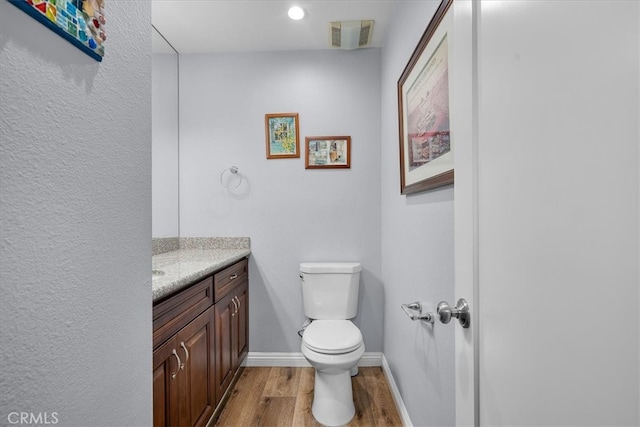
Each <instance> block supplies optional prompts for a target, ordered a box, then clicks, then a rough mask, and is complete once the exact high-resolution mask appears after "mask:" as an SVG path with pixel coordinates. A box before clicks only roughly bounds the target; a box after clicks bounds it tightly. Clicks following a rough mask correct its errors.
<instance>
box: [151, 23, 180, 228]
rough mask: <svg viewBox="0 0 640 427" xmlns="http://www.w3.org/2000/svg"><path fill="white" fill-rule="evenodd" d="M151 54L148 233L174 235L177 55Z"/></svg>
mask: <svg viewBox="0 0 640 427" xmlns="http://www.w3.org/2000/svg"><path fill="white" fill-rule="evenodd" d="M154 31H155V30H154ZM158 39H160V40H161V41H162V42H165V41H164V39H162V38H161V37H159V36H158ZM165 43H166V42H165ZM152 56H153V72H152V73H151V74H152V78H151V81H152V83H153V85H152V96H151V99H152V115H151V116H152V134H153V149H152V150H151V151H152V156H153V158H152V164H153V168H152V190H153V194H152V198H151V199H152V202H153V204H152V207H153V214H152V219H153V225H152V236H153V237H178V236H179V234H180V232H179V230H178V211H179V207H178V182H179V180H178V173H179V172H178V147H179V144H178V142H179V141H178V137H179V135H178V55H177V54H176V53H174V54H167V53H154V54H153V55H152Z"/></svg>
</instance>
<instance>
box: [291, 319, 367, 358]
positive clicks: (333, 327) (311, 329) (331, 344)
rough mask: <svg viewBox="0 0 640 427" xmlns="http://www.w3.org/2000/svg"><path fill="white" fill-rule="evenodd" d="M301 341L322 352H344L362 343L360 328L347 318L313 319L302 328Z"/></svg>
mask: <svg viewBox="0 0 640 427" xmlns="http://www.w3.org/2000/svg"><path fill="white" fill-rule="evenodd" d="M302 343H303V344H304V345H305V347H307V348H308V349H310V350H312V351H315V352H317V353H323V354H344V353H350V352H352V351H354V350H357V349H358V348H359V347H361V346H362V345H363V339H362V333H361V332H360V329H358V327H357V326H356V325H354V324H353V323H351V321H349V320H315V321H313V322H311V324H310V325H309V326H307V328H306V329H305V330H304V334H303V335H302Z"/></svg>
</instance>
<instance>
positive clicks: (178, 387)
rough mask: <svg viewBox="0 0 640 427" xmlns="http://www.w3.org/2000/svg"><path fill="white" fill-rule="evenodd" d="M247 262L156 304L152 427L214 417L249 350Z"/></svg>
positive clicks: (189, 423)
mask: <svg viewBox="0 0 640 427" xmlns="http://www.w3.org/2000/svg"><path fill="white" fill-rule="evenodd" d="M247 266H248V262H247V260H246V259H243V260H241V261H239V262H237V263H236V264H233V265H232V266H230V267H228V268H226V269H224V270H222V271H221V272H219V273H216V274H215V275H214V276H209V277H207V278H205V279H204V280H202V281H200V282H198V283H196V284H194V285H191V286H189V287H187V288H185V289H184V290H183V291H180V292H179V293H177V294H175V295H174V296H171V297H169V298H168V299H166V300H164V301H162V302H159V303H157V304H154V307H153V347H154V352H153V424H154V426H206V425H207V423H208V422H209V421H210V419H211V417H212V416H213V414H214V412H215V409H216V406H217V405H218V403H219V402H220V399H221V398H222V396H223V395H224V393H225V392H226V390H227V387H228V386H229V385H230V383H231V380H232V379H233V377H234V375H235V373H236V371H237V369H238V367H239V366H240V363H241V362H242V360H243V359H244V357H245V356H246V353H247V344H248V343H247V338H248V335H247V332H248V322H247V320H248V290H249V287H248V283H249V282H248V267H247ZM221 273H224V274H223V275H220V274H221ZM214 295H215V296H214ZM217 300H219V301H218V302H216V303H215V305H214V301H217ZM223 307H227V309H225V310H223V309H222V308H223ZM221 367H223V369H224V371H225V373H224V377H223V373H222V370H221Z"/></svg>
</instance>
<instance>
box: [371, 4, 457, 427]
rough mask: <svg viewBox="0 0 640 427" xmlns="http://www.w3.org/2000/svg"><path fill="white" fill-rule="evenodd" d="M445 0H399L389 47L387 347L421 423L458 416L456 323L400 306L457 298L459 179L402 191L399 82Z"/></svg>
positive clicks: (385, 113)
mask: <svg viewBox="0 0 640 427" xmlns="http://www.w3.org/2000/svg"><path fill="white" fill-rule="evenodd" d="M438 4H439V2H436V1H430V2H426V1H425V2H415V1H411V2H396V4H395V9H394V16H393V18H392V21H391V25H390V28H389V33H388V35H387V40H386V44H385V47H384V48H383V51H382V117H383V118H384V120H382V131H381V135H382V145H381V150H382V163H381V164H382V168H381V170H382V181H381V185H382V205H381V206H382V278H383V283H384V299H385V310H384V319H385V320H384V350H383V351H384V355H385V357H386V359H387V361H388V363H389V366H390V368H391V371H392V373H393V376H394V377H395V380H396V382H397V384H398V388H399V390H400V393H401V394H402V398H403V400H404V403H405V405H406V407H407V411H408V412H409V415H410V417H411V420H412V422H413V424H414V425H417V426H444V425H453V424H454V423H455V413H454V386H453V384H454V366H453V360H454V342H453V341H454V327H453V325H451V324H450V325H442V324H441V323H439V322H437V321H436V324H434V325H429V324H426V323H420V322H412V321H411V320H409V318H408V317H407V316H406V315H405V314H404V312H403V311H402V310H401V309H400V304H402V303H407V302H412V301H415V300H422V301H423V303H424V306H425V309H427V310H430V311H433V312H435V308H436V305H437V304H438V302H439V301H441V300H446V301H448V302H449V303H450V304H454V303H455V301H453V294H454V291H453V285H454V273H453V270H454V244H453V239H454V235H453V232H454V230H453V214H454V212H453V187H451V186H449V187H445V188H440V189H436V190H432V191H429V192H424V193H419V194H415V195H411V196H402V195H400V172H399V158H398V151H399V149H398V145H399V143H398V110H397V89H396V87H397V86H396V84H397V81H398V79H399V78H400V75H401V74H402V71H403V69H404V67H405V65H406V64H407V62H408V60H409V58H410V56H411V54H412V53H413V50H414V49H415V47H416V45H417V43H418V41H419V40H420V37H421V36H422V33H423V32H424V30H425V28H426V27H427V25H428V23H429V21H430V19H431V16H432V15H433V13H434V12H435V10H436V8H437V6H438ZM452 126H453V123H452ZM454 143H455V141H454Z"/></svg>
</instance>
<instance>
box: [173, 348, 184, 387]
mask: <svg viewBox="0 0 640 427" xmlns="http://www.w3.org/2000/svg"><path fill="white" fill-rule="evenodd" d="M173 355H174V356H175V357H176V359H178V369H176V371H175V372H172V373H171V379H172V380H175V379H176V376H177V375H178V372H179V371H180V366H181V365H182V362H180V356H178V352H176V349H175V348H174V349H173Z"/></svg>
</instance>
